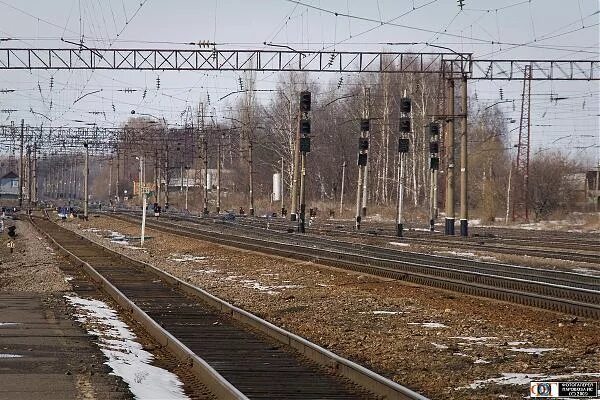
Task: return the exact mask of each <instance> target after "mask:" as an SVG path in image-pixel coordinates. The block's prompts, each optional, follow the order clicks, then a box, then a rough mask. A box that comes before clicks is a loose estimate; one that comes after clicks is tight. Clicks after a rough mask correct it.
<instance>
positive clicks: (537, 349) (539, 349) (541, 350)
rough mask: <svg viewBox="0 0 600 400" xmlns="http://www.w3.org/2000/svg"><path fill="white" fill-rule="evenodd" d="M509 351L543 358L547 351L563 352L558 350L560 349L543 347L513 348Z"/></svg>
mask: <svg viewBox="0 0 600 400" xmlns="http://www.w3.org/2000/svg"><path fill="white" fill-rule="evenodd" d="M509 350H510V351H517V352H519V353H527V354H537V355H539V356H541V355H542V353H545V352H547V351H554V350H561V349H558V348H542V347H531V348H524V347H511V348H510V349H509Z"/></svg>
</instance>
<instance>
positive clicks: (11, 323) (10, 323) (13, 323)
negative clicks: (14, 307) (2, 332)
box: [0, 322, 21, 326]
mask: <svg viewBox="0 0 600 400" xmlns="http://www.w3.org/2000/svg"><path fill="white" fill-rule="evenodd" d="M13 325H21V323H20V322H0V326H13Z"/></svg>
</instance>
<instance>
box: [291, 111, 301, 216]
mask: <svg viewBox="0 0 600 400" xmlns="http://www.w3.org/2000/svg"><path fill="white" fill-rule="evenodd" d="M298 115H300V113H299V114H298ZM298 121H300V117H298ZM297 125H298V127H297V128H296V137H295V140H294V165H293V167H292V192H291V194H290V195H291V200H292V205H291V210H290V221H296V219H297V218H298V183H299V182H298V181H299V177H300V124H299V123H298V124H297Z"/></svg>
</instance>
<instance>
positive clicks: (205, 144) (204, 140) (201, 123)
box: [198, 102, 208, 215]
mask: <svg viewBox="0 0 600 400" xmlns="http://www.w3.org/2000/svg"><path fill="white" fill-rule="evenodd" d="M198 111H199V117H200V119H199V121H198V127H199V128H200V135H201V136H202V151H203V152H204V199H203V202H204V203H203V207H202V214H204V215H208V140H207V137H206V130H205V126H204V103H202V102H201V103H200V104H199V110H198Z"/></svg>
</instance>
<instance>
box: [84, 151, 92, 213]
mask: <svg viewBox="0 0 600 400" xmlns="http://www.w3.org/2000/svg"><path fill="white" fill-rule="evenodd" d="M83 147H85V162H84V167H83V197H84V201H83V218H84V219H86V220H87V219H88V205H89V204H88V201H89V195H88V184H89V182H88V180H89V177H90V167H89V158H90V151H89V148H88V143H87V142H86V143H84V144H83Z"/></svg>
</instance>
